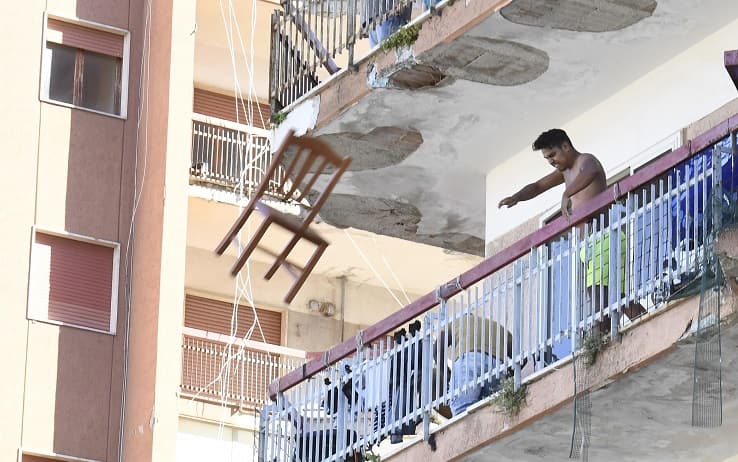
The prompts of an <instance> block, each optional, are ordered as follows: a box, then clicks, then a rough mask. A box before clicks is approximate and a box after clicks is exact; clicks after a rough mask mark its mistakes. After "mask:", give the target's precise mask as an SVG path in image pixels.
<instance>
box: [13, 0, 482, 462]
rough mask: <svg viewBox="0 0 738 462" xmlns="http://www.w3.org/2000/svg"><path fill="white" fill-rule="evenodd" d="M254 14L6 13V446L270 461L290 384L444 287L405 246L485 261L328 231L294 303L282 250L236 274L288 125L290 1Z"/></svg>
mask: <svg viewBox="0 0 738 462" xmlns="http://www.w3.org/2000/svg"><path fill="white" fill-rule="evenodd" d="M236 7H237V8H238V11H236V10H235V9H233V10H231V11H227V12H226V13H225V16H224V17H221V13H220V5H219V2H214V1H202V2H195V1H187V2H158V1H156V2H148V1H131V2H123V3H121V2H92V3H91V2H55V1H52V2H30V3H25V4H23V5H19V6H18V8H16V9H14V11H13V12H12V13H8V14H7V15H4V16H3V26H4V30H5V31H6V33H7V36H8V37H12V40H9V41H8V42H7V43H8V46H7V47H4V48H3V51H2V56H3V58H4V59H5V60H6V63H7V66H8V68H9V69H10V68H15V69H17V72H16V73H14V74H13V75H8V76H7V79H5V80H4V83H5V87H6V88H7V92H6V98H5V108H6V109H7V110H6V112H5V114H6V115H5V116H4V117H5V123H4V124H3V126H4V127H5V128H4V132H5V135H6V139H7V140H8V144H7V145H6V152H7V159H8V160H11V159H14V160H13V162H12V163H13V165H14V167H13V170H14V173H13V174H12V175H9V176H8V181H6V182H5V183H4V186H3V191H4V193H5V195H6V197H7V198H8V200H7V201H4V203H3V204H4V205H3V207H2V213H0V215H1V216H2V225H3V229H4V230H5V231H4V233H3V237H4V238H3V243H4V244H3V248H2V250H3V252H4V255H5V257H4V261H5V262H6V264H5V265H3V281H4V285H3V288H4V291H5V293H6V294H7V298H6V303H5V304H4V309H3V310H2V325H3V330H4V332H3V335H2V338H3V340H2V342H3V343H2V345H3V348H4V350H5V351H6V352H8V353H10V352H14V353H13V354H7V355H6V360H5V361H4V362H3V365H4V369H5V371H6V373H5V374H4V378H5V380H4V381H3V385H2V391H3V393H2V394H3V398H2V400H0V403H1V404H0V406H1V408H2V410H3V412H4V418H3V419H2V421H3V423H2V428H1V429H0V434H1V435H2V437H0V459H2V460H18V461H48V460H65V461H69V460H74V461H77V460H80V461H81V460H85V461H91V460H95V461H108V460H130V461H144V460H202V459H207V460H221V459H222V460H226V458H227V459H228V460H231V458H232V457H237V458H241V459H242V460H252V458H253V457H254V441H255V430H256V428H257V427H258V424H257V420H255V417H254V416H255V414H254V412H255V411H256V410H257V409H258V408H259V407H260V406H261V404H262V403H264V402H266V401H267V400H268V399H267V396H266V386H267V385H268V383H269V382H270V381H271V380H273V379H274V378H276V377H278V376H279V375H281V374H283V373H286V372H288V371H289V370H290V369H291V368H292V367H294V366H297V365H299V364H302V363H304V362H305V360H306V357H308V354H309V353H311V352H320V351H322V350H324V349H326V348H328V347H330V346H331V345H332V344H334V343H337V342H340V341H342V340H344V339H345V338H349V337H351V336H352V335H354V334H355V332H356V331H357V329H359V328H361V327H364V326H366V325H369V324H371V323H373V322H376V321H377V320H379V319H381V318H382V317H384V316H386V315H388V314H390V313H391V312H392V311H393V310H394V309H397V308H399V307H400V306H402V304H404V303H406V302H407V300H411V299H412V298H415V297H416V296H417V295H418V294H419V293H422V292H423V291H425V290H427V289H428V288H429V287H431V286H432V283H431V282H428V281H430V280H432V278H433V277H434V276H435V275H434V273H435V272H434V271H432V270H431V269H430V268H429V269H427V270H423V271H417V269H416V268H414V266H413V265H411V264H410V262H409V261H406V260H402V259H400V258H399V256H401V255H415V256H416V257H417V258H418V259H420V260H426V261H433V262H437V263H438V264H441V263H442V262H446V263H447V265H446V266H445V267H444V268H443V269H441V270H440V271H438V273H440V274H442V275H444V277H450V276H451V275H452V274H455V273H456V272H459V271H462V270H463V269H464V268H466V267H468V266H469V265H470V264H473V263H475V262H477V261H479V257H476V256H453V255H447V254H445V253H444V252H443V250H442V249H439V248H434V247H430V246H426V245H421V244H417V243H412V242H403V241H401V240H399V239H394V238H388V237H383V236H375V235H373V234H371V233H368V232H364V231H361V230H342V229H337V228H334V227H331V226H328V225H324V224H320V225H317V228H318V229H319V232H320V233H321V234H322V235H323V236H324V237H325V238H326V239H327V240H328V241H329V242H331V243H332V246H331V248H330V249H329V251H328V252H326V254H325V256H324V257H323V259H322V260H321V262H320V265H319V266H318V267H317V268H316V269H315V270H314V271H313V273H312V274H311V276H310V278H309V279H308V281H307V283H306V284H305V286H304V287H303V288H302V289H301V291H300V292H299V294H298V296H297V297H296V299H295V300H293V301H292V303H291V304H287V303H285V302H284V295H285V293H286V291H287V290H288V288H289V287H290V285H291V283H292V281H291V278H290V277H289V274H285V273H284V272H278V273H277V275H276V276H275V277H274V278H273V279H272V280H270V281H266V280H264V279H263V278H262V274H263V273H264V272H265V271H266V269H267V268H268V266H269V265H270V264H271V262H272V258H273V257H272V256H271V255H270V254H269V253H264V252H262V253H261V254H259V255H257V256H255V257H254V258H252V259H251V260H250V263H249V265H248V267H247V268H248V271H244V272H242V276H241V278H240V279H239V280H238V281H237V280H236V279H235V278H233V277H231V276H230V274H229V268H230V266H231V265H232V264H233V261H234V260H235V258H236V256H237V254H238V249H237V246H236V245H235V244H234V245H233V246H232V248H231V249H229V250H228V252H226V255H224V256H222V257H218V256H217V255H216V254H215V253H214V252H213V250H214V248H215V246H216V245H217V243H218V241H219V240H220V239H221V238H222V237H223V236H224V235H225V232H226V231H227V230H228V228H229V227H230V225H231V223H232V222H233V221H234V220H235V219H236V217H237V216H238V213H239V206H242V205H243V203H244V197H248V194H249V191H250V189H249V188H253V187H254V182H257V181H258V180H259V179H260V177H259V175H262V176H263V172H264V170H265V169H266V167H267V166H268V162H269V159H270V155H271V153H270V144H271V138H272V133H271V130H270V121H269V118H270V114H269V112H270V111H269V98H268V81H269V78H268V56H269V49H270V48H269V35H268V30H269V16H270V14H271V11H272V9H273V8H274V5H271V4H267V3H264V2H258V3H256V4H255V8H252V7H251V6H244V5H236V6H234V5H231V8H236ZM229 18H231V19H233V20H234V21H237V23H238V26H239V27H240V28H241V30H242V31H243V32H242V33H243V34H244V36H246V35H247V33H248V34H251V35H249V36H250V37H251V38H250V40H251V41H252V43H249V46H251V45H253V46H254V47H255V48H256V49H257V50H258V54H257V56H256V63H257V68H256V70H255V72H254V73H253V75H251V76H249V77H247V76H245V71H244V70H245V69H246V68H247V67H248V66H249V65H250V64H249V61H248V60H247V59H246V58H245V57H243V56H241V57H239V58H238V65H237V69H236V71H235V73H234V71H233V70H232V68H231V64H232V62H231V60H230V58H229V41H228V39H227V35H228V33H229V32H230V29H229V28H228V24H229V22H228V20H229ZM251 18H255V19H256V23H255V24H254V25H253V26H252V25H251ZM265 18H266V19H265ZM231 45H232V43H231ZM264 59H267V61H266V62H265V61H264ZM236 80H238V81H240V85H243V86H244V87H245V90H244V91H243V95H244V96H243V98H240V97H239V98H235V97H234V95H236V94H238V92H237V91H236V89H235V88H234V81H236ZM248 85H252V88H250V89H249V88H248ZM248 95H250V96H248ZM237 103H238V104H243V106H242V108H241V110H240V111H238V110H236V107H237ZM247 106H248V107H247ZM252 108H253V109H252ZM239 156H240V157H239ZM247 164H248V165H249V166H250V168H249V169H245V168H242V169H240V170H238V171H237V169H238V167H239V165H240V166H243V165H247ZM247 170H248V171H247ZM240 187H244V188H245V189H242V190H241V189H239V188H240ZM11 198H12V199H11ZM272 199H273V200H274V201H275V202H278V199H279V197H276V196H274V197H272ZM284 207H285V210H286V211H287V212H292V213H294V209H295V204H285V205H284ZM247 226H255V225H254V224H253V223H251V222H250V223H249V224H248V225H247ZM244 235H246V233H244ZM245 239H246V237H245V238H244V240H245ZM278 239H279V235H278V233H276V234H274V235H271V234H270V236H269V238H268V239H267V242H265V244H266V246H267V247H269V245H270V244H272V245H274V246H278V245H280V244H281V243H280V241H279V240H278ZM275 249H276V247H275ZM276 250H278V249H276ZM298 250H299V249H298ZM408 252H409V253H408ZM300 256H301V255H300V254H299V252H298V254H297V256H296V257H295V258H299V257H300ZM390 264H394V265H395V266H390ZM239 281H240V282H239ZM398 296H399V297H402V300H400V299H399V298H398ZM257 321H258V322H257ZM224 358H229V360H228V361H226V360H225V359H224Z"/></svg>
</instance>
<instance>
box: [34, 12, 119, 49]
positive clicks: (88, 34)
mask: <svg viewBox="0 0 738 462" xmlns="http://www.w3.org/2000/svg"><path fill="white" fill-rule="evenodd" d="M123 39H124V38H123V36H122V35H118V34H113V33H111V32H106V31H102V30H99V29H93V28H91V27H85V26H80V25H79V24H74V23H71V22H66V21H61V20H59V19H55V18H49V20H48V23H47V25H46V41H48V42H53V43H59V44H61V45H66V46H69V47H73V48H81V49H83V50H89V51H94V52H95V53H101V54H104V55H109V56H115V57H117V58H122V57H123Z"/></svg>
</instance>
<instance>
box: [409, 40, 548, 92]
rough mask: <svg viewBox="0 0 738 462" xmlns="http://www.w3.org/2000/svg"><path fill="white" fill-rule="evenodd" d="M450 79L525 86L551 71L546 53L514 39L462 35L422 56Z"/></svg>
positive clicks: (421, 57) (423, 59)
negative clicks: (548, 70)
mask: <svg viewBox="0 0 738 462" xmlns="http://www.w3.org/2000/svg"><path fill="white" fill-rule="evenodd" d="M419 59H421V60H422V61H423V62H425V63H427V64H430V65H433V66H435V67H437V68H438V69H440V70H441V71H442V72H443V73H445V74H446V75H448V76H451V77H454V78H457V79H464V80H469V81H472V82H479V83H484V84H488V85H503V86H512V85H522V84H524V83H527V82H530V81H532V80H535V79H537V78H538V77H540V76H541V75H542V74H543V73H544V72H546V69H548V55H547V54H546V52H545V51H543V50H539V49H538V48H535V47H532V46H529V45H525V44H523V43H519V42H514V41H511V40H500V39H494V38H488V37H475V36H470V35H463V36H461V37H459V38H458V39H456V40H454V41H453V42H449V43H443V44H441V45H439V46H437V47H435V48H433V49H432V50H429V51H427V52H426V53H424V54H423V55H421V56H420V57H419Z"/></svg>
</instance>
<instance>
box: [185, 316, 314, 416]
mask: <svg viewBox="0 0 738 462" xmlns="http://www.w3.org/2000/svg"><path fill="white" fill-rule="evenodd" d="M183 329H184V335H183V336H182V381H181V385H180V391H181V393H182V395H183V396H185V397H187V398H191V399H196V400H200V401H206V402H213V403H216V404H219V405H225V406H230V407H235V408H238V409H259V408H260V407H261V406H263V405H265V404H267V402H268V393H267V389H268V387H269V383H271V382H272V381H273V380H274V379H276V378H277V377H279V376H281V375H284V374H286V373H287V372H289V371H291V370H294V369H295V368H297V367H299V366H301V365H302V364H304V363H305V352H302V351H299V350H294V349H291V348H286V347H280V346H277V345H271V344H267V343H261V342H253V341H249V340H242V339H238V338H233V337H228V336H225V335H221V334H215V333H212V332H206V331H202V330H198V329H192V328H188V327H184V328H183Z"/></svg>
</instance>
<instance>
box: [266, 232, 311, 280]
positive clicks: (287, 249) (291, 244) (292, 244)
mask: <svg viewBox="0 0 738 462" xmlns="http://www.w3.org/2000/svg"><path fill="white" fill-rule="evenodd" d="M300 238H302V234H300V233H295V234H294V235H293V236H292V240H290V242H289V243H288V244H287V246H286V247H285V248H284V250H282V253H280V254H279V256H278V257H277V259H276V260H274V263H272V266H271V267H270V268H269V271H267V272H266V274H265V275H264V279H267V280H269V279H271V278H272V276H274V273H276V272H277V269H278V268H279V266H280V265H282V264H283V263H284V262H285V261H286V260H287V255H289V254H290V252H292V249H294V248H295V246H296V245H297V243H298V242H299V241H300Z"/></svg>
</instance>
